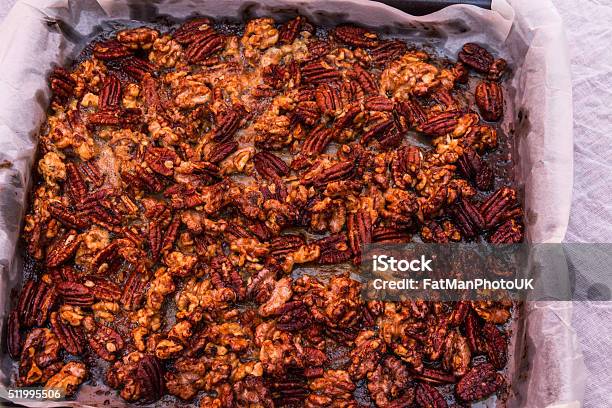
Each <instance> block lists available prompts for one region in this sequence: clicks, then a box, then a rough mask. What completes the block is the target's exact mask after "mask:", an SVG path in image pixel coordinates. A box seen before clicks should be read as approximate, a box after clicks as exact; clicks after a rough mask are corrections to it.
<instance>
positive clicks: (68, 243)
mask: <svg viewBox="0 0 612 408" xmlns="http://www.w3.org/2000/svg"><path fill="white" fill-rule="evenodd" d="M80 244H81V238H80V236H79V235H78V234H77V232H76V231H75V230H70V231H68V232H67V233H66V234H65V235H63V236H61V237H59V238H58V239H57V240H56V241H55V243H54V244H53V246H52V247H51V249H49V251H48V252H47V258H46V261H45V264H46V265H47V266H48V267H49V268H54V267H56V266H59V265H61V264H63V263H64V262H66V261H68V260H69V259H70V258H72V257H73V256H74V254H75V252H76V250H77V248H78V247H79V245H80Z"/></svg>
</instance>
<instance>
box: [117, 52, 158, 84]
mask: <svg viewBox="0 0 612 408" xmlns="http://www.w3.org/2000/svg"><path fill="white" fill-rule="evenodd" d="M121 69H122V70H123V72H125V73H126V74H128V75H129V76H131V77H132V78H134V79H136V80H138V81H142V80H143V79H144V78H145V75H147V74H151V73H152V72H153V71H155V66H154V65H153V64H151V63H150V62H149V61H145V60H143V59H141V58H137V57H128V58H125V59H124V60H122V61H121Z"/></svg>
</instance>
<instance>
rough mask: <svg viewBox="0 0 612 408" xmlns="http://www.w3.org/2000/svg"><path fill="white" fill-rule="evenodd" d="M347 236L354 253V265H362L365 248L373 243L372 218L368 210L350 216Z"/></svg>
mask: <svg viewBox="0 0 612 408" xmlns="http://www.w3.org/2000/svg"><path fill="white" fill-rule="evenodd" d="M347 229H348V231H347V234H348V239H349V245H350V247H351V250H352V251H353V256H354V258H353V263H354V264H355V265H359V264H360V263H361V252H362V251H363V247H364V246H365V245H367V244H369V243H370V242H372V218H371V217H370V214H369V212H368V211H366V210H359V211H357V212H356V213H351V214H349V216H348V222H347Z"/></svg>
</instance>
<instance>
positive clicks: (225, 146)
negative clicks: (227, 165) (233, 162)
mask: <svg viewBox="0 0 612 408" xmlns="http://www.w3.org/2000/svg"><path fill="white" fill-rule="evenodd" d="M237 149H238V142H225V143H219V144H217V145H215V147H213V148H212V149H211V150H210V152H209V153H208V155H207V157H206V161H208V162H210V163H213V164H217V163H219V162H220V161H222V160H223V159H225V158H226V157H227V156H229V155H230V154H232V153H233V152H235V151H236V150H237Z"/></svg>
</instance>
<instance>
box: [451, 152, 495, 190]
mask: <svg viewBox="0 0 612 408" xmlns="http://www.w3.org/2000/svg"><path fill="white" fill-rule="evenodd" d="M457 164H458V165H459V169H460V170H461V172H462V173H463V174H464V175H465V176H466V177H467V178H469V179H470V180H472V181H474V184H475V185H476V187H478V189H479V190H490V189H491V188H492V187H493V181H494V179H493V170H492V169H491V167H490V166H489V165H488V164H487V163H485V162H484V161H483V160H482V159H481V158H480V156H479V155H478V153H476V151H475V150H474V149H472V148H469V147H466V148H464V149H463V154H462V155H461V156H459V160H458V161H457Z"/></svg>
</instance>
